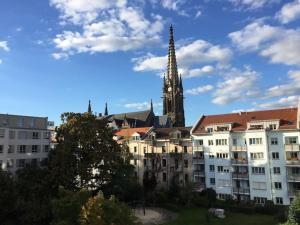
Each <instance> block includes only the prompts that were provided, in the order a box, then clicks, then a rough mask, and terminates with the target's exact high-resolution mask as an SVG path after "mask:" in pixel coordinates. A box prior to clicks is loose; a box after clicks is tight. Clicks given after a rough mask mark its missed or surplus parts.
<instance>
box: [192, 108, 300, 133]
mask: <svg viewBox="0 0 300 225" xmlns="http://www.w3.org/2000/svg"><path fill="white" fill-rule="evenodd" d="M266 120H279V121H280V123H279V127H278V129H280V130H283V129H297V108H285V109H273V110H264V111H252V112H240V113H229V114H219V115H208V116H202V117H201V119H200V120H199V121H198V122H197V124H196V125H195V126H194V128H193V131H192V133H193V134H197V133H206V131H205V127H206V126H208V125H213V124H218V123H219V124H220V123H232V131H245V130H247V123H248V122H251V121H266Z"/></svg>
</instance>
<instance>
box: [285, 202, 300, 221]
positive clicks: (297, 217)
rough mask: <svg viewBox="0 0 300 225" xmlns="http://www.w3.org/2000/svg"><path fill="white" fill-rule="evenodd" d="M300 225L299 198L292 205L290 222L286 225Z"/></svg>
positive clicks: (289, 215) (289, 213)
mask: <svg viewBox="0 0 300 225" xmlns="http://www.w3.org/2000/svg"><path fill="white" fill-rule="evenodd" d="M297 224H300V198H299V197H297V198H295V199H294V201H293V202H292V203H291V205H290V207H289V212H288V220H287V222H286V223H285V224H284V225H297Z"/></svg>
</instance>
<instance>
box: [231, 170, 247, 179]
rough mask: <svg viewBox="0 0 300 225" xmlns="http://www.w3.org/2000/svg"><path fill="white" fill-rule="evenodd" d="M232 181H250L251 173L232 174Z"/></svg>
mask: <svg viewBox="0 0 300 225" xmlns="http://www.w3.org/2000/svg"><path fill="white" fill-rule="evenodd" d="M232 179H247V180H248V179H249V173H237V172H233V173H232Z"/></svg>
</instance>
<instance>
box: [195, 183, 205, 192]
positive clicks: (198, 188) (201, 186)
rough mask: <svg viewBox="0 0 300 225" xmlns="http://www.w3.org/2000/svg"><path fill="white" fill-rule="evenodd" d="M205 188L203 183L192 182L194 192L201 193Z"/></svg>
mask: <svg viewBox="0 0 300 225" xmlns="http://www.w3.org/2000/svg"><path fill="white" fill-rule="evenodd" d="M205 188H206V185H205V183H202V182H194V189H195V191H202V190H203V189H205Z"/></svg>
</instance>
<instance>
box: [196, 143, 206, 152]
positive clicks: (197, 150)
mask: <svg viewBox="0 0 300 225" xmlns="http://www.w3.org/2000/svg"><path fill="white" fill-rule="evenodd" d="M193 151H194V152H203V151H204V147H203V146H202V145H199V146H193Z"/></svg>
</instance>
